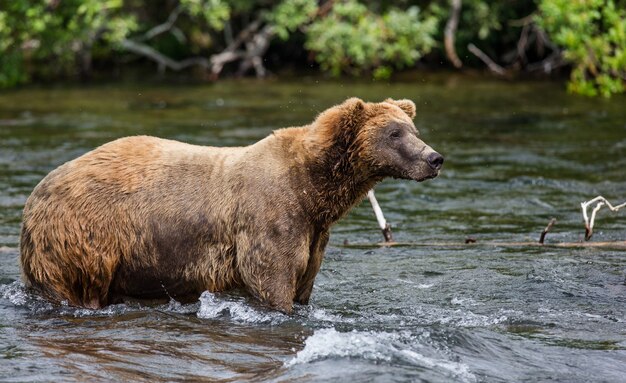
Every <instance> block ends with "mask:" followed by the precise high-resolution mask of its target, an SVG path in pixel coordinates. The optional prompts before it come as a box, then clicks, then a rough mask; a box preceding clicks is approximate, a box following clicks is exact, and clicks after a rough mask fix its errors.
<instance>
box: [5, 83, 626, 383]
mask: <svg viewBox="0 0 626 383" xmlns="http://www.w3.org/2000/svg"><path fill="white" fill-rule="evenodd" d="M350 96H358V97H361V98H363V99H366V100H372V101H379V100H383V99H384V98H387V97H393V98H410V99H412V100H414V101H415V102H416V104H417V118H416V125H417V127H418V129H419V130H420V132H421V135H422V137H423V138H424V140H425V141H426V142H428V143H429V144H431V145H432V146H433V147H434V148H435V149H436V150H438V151H439V152H441V153H442V154H443V155H444V156H445V158H446V163H445V165H444V169H443V172H442V174H441V176H440V177H439V178H437V179H435V180H431V181H428V182H425V183H420V184H418V183H414V182H409V181H391V180H389V181H385V182H383V183H382V184H380V185H379V186H378V187H377V189H376V193H377V196H378V199H379V202H380V204H381V206H382V208H383V211H384V212H385V214H386V216H387V219H388V220H389V221H390V222H391V224H392V225H393V229H394V236H395V239H396V240H397V241H399V242H402V243H403V245H402V246H393V247H381V246H378V245H376V243H377V242H379V241H380V240H381V239H382V236H381V234H380V232H379V231H378V229H377V225H376V221H375V218H374V216H373V213H372V211H371V208H370V206H369V205H368V204H367V202H365V203H363V204H361V205H360V206H358V207H357V208H356V209H354V210H353V212H352V213H350V214H349V215H348V216H347V217H346V218H345V219H343V220H342V221H340V222H339V223H338V224H337V225H336V226H335V227H334V230H333V231H332V235H331V240H330V244H329V247H328V249H327V254H326V258H325V260H324V263H323V265H322V269H321V271H320V273H319V275H318V277H317V280H316V283H315V289H314V292H313V296H312V299H311V304H310V305H309V306H297V307H296V310H295V313H294V314H293V315H292V316H285V315H283V314H280V313H276V312H272V311H268V310H266V309H264V308H262V307H260V306H259V305H258V304H256V303H255V302H254V300H251V299H250V298H248V297H247V296H245V295H242V294H240V293H237V292H233V293H220V294H209V293H205V294H204V295H203V296H202V297H201V299H200V300H199V301H198V302H196V303H194V304H187V305H181V304H180V303H178V302H175V301H172V302H169V303H168V304H165V305H158V306H145V305H139V304H128V305H114V306H110V307H107V308H105V309H103V310H98V311H92V310H86V309H76V308H71V307H66V306H61V307H58V306H53V305H51V304H50V303H48V302H46V301H43V300H41V299H40V298H38V297H36V296H32V295H30V294H28V293H27V292H26V291H25V290H24V288H23V286H22V284H21V282H19V278H20V276H19V273H20V271H19V266H18V260H17V259H18V254H19V250H18V242H19V229H20V220H21V217H20V216H21V210H22V208H23V204H24V202H25V200H26V198H27V196H28V194H29V193H30V191H31V190H32V188H33V187H34V186H35V185H36V184H37V182H39V180H41V178H42V177H44V175H45V174H47V173H48V172H49V171H50V170H52V169H53V168H55V167H57V166H58V165H60V164H62V163H63V162H65V161H68V160H70V159H72V158H75V157H77V156H79V155H80V154H82V153H85V152H86V151H88V150H90V149H92V148H94V147H96V146H98V145H100V144H102V143H105V142H107V141H110V140H113V139H115V138H118V137H122V136H128V135H137V134H148V135H154V136H159V137H165V138H171V139H177V140H181V141H186V142H190V143H195V144H204V145H218V146H227V145H245V144H249V143H252V142H254V141H256V140H258V139H260V138H262V137H264V136H266V135H267V134H269V133H270V132H271V131H272V130H273V129H276V128H278V127H285V126H293V125H300V124H304V123H308V122H309V121H311V120H312V119H313V118H314V116H315V115H316V113H318V112H320V111H322V110H324V109H325V108H327V107H329V106H331V105H333V104H335V103H338V102H340V101H342V100H343V99H345V98H347V97H350ZM625 105H626V98H624V97H614V98H613V99H611V100H605V99H587V98H582V97H577V96H572V95H568V94H566V93H565V92H564V91H563V88H562V85H561V84H553V83H540V82H525V83H506V82H498V81H485V80H475V79H471V78H461V77H445V76H442V77H438V78H428V79H424V80H421V79H418V80H413V81H411V82H409V83H404V82H403V83H392V84H384V83H343V84H338V83H333V82H325V81H321V80H316V79H304V80H298V81H297V82H280V81H265V82H256V81H224V82H220V83H218V84H215V85H197V86H189V85H185V86H183V85H172V86H157V85H146V84H141V85H138V84H117V85H107V86H97V85H94V86H90V87H86V88H77V87H73V88H46V89H37V88H34V89H33V88H30V89H22V90H16V91H10V92H3V93H0V381H7V382H13V381H19V382H30V381H46V382H50V381H54V382H59V381H70V382H71V381H89V382H99V381H102V382H108V381H149V382H157V381H180V380H206V381H241V380H251V381H299V382H300V381H345V382H348V381H381V382H387V381H398V382H401V381H418V382H419V381H422V382H449V381H459V382H522V381H528V382H536V381H558V382H590V381H601V382H624V381H626V282H625V273H626V251H624V250H619V249H618V248H610V247H608V248H606V247H605V248H576V247H575V248H560V247H554V246H545V247H537V246H530V245H529V246H494V245H493V244H491V243H492V242H494V241H495V242H498V241H500V242H531V241H536V240H537V238H538V236H539V234H540V232H541V230H542V229H543V228H544V227H545V226H546V224H547V222H548V221H549V220H550V219H551V218H553V217H555V218H557V224H556V225H555V226H554V227H553V229H552V231H551V232H550V233H549V234H548V236H547V240H546V242H547V244H554V243H562V242H578V241H580V240H581V239H582V236H583V234H584V230H583V224H582V221H581V219H582V218H581V212H580V206H579V203H580V202H582V201H585V200H588V199H590V198H592V197H595V196H596V195H603V196H605V197H606V198H608V199H609V200H611V201H612V202H615V203H618V202H622V201H624V200H626V106H625ZM468 237H472V238H474V239H476V240H477V243H476V244H471V245H464V244H463V243H464V240H465V239H466V238H468ZM625 240H626V211H621V212H618V213H611V212H609V211H608V210H602V211H600V213H599V214H598V218H597V222H596V228H595V234H594V237H593V238H592V241H625ZM456 244H459V245H456Z"/></svg>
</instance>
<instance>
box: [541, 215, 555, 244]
mask: <svg viewBox="0 0 626 383" xmlns="http://www.w3.org/2000/svg"><path fill="white" fill-rule="evenodd" d="M555 223H556V218H552V219H551V220H550V222H548V226H546V228H545V229H543V231H542V232H541V236H540V237H539V243H540V244H542V245H543V241H544V240H545V239H546V234H548V232H549V231H550V229H552V226H553V225H554V224H555Z"/></svg>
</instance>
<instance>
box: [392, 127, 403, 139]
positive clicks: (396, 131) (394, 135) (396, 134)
mask: <svg viewBox="0 0 626 383" xmlns="http://www.w3.org/2000/svg"><path fill="white" fill-rule="evenodd" d="M401 135H402V131H400V129H394V130H392V131H391V133H390V134H389V137H391V138H400V136H401Z"/></svg>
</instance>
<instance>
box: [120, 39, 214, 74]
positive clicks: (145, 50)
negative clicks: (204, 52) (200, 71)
mask: <svg viewBox="0 0 626 383" xmlns="http://www.w3.org/2000/svg"><path fill="white" fill-rule="evenodd" d="M121 46H122V48H124V49H126V50H127V51H129V52H133V53H135V54H138V55H141V56H144V57H146V58H148V59H150V60H152V61H154V62H156V63H157V64H159V70H160V71H163V70H164V69H165V68H168V69H171V70H173V71H180V70H183V69H185V68H187V67H190V66H200V67H203V68H206V69H208V68H209V66H210V65H209V61H208V60H207V59H205V58H203V57H192V58H188V59H185V60H182V61H176V60H173V59H172V58H170V57H167V56H165V55H164V54H162V53H160V52H158V51H157V50H156V49H154V48H152V47H149V46H148V45H145V44H141V43H139V42H136V41H133V40H128V39H126V40H123V41H122V42H121Z"/></svg>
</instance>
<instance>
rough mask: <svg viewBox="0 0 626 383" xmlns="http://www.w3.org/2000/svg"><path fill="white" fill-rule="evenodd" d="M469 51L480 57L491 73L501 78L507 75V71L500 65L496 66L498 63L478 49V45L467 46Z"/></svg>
mask: <svg viewBox="0 0 626 383" xmlns="http://www.w3.org/2000/svg"><path fill="white" fill-rule="evenodd" d="M467 49H469V51H470V52H472V53H473V54H474V55H475V56H476V57H478V58H479V59H480V60H481V61H482V62H484V63H485V64H487V68H489V70H490V71H492V72H493V73H495V74H497V75H499V76H504V75H506V70H505V69H504V68H502V67H501V66H500V65H498V64H496V62H495V61H493V60H492V59H491V57H489V56H487V54H486V53H485V52H483V51H481V50H480V49H478V47H477V46H476V45H474V44H471V43H470V44H468V45H467Z"/></svg>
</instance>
